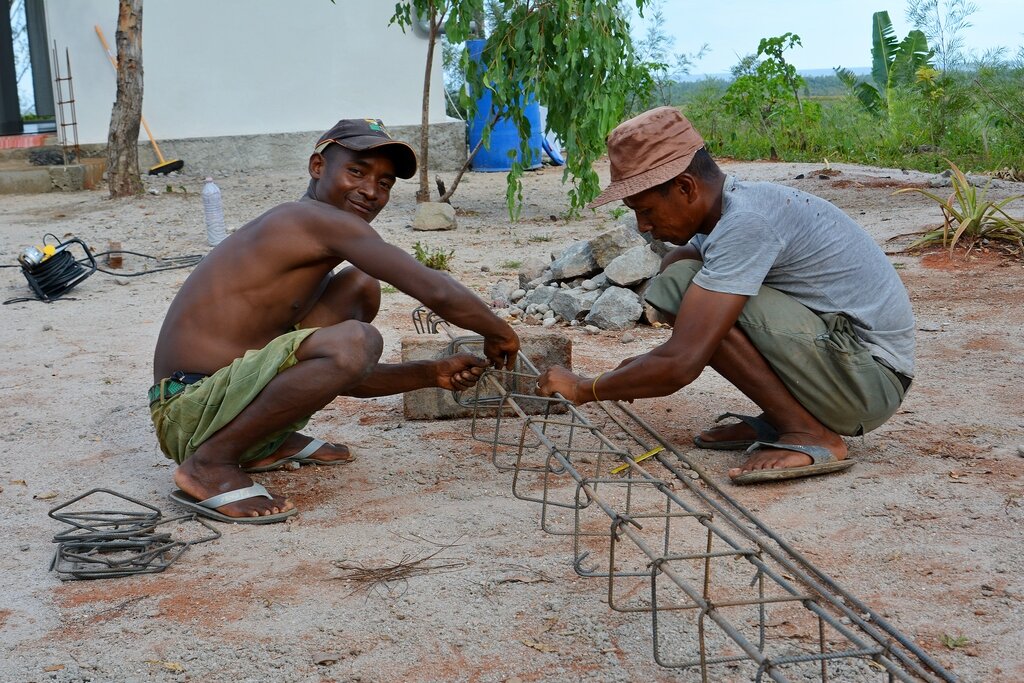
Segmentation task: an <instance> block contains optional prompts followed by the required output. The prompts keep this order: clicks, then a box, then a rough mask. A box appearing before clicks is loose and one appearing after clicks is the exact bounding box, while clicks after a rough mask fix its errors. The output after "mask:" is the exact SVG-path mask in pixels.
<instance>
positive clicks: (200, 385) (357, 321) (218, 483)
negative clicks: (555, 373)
mask: <svg viewBox="0 0 1024 683" xmlns="http://www.w3.org/2000/svg"><path fill="white" fill-rule="evenodd" d="M415 172H416V155H415V153H414V152H413V150H412V148H411V147H409V146H408V145H406V144H405V143H402V142H398V141H396V140H393V139H392V138H391V136H390V135H389V134H388V133H387V131H386V130H385V128H384V126H383V124H382V123H381V122H380V121H379V120H375V119H349V120H343V121H339V122H338V123H337V124H336V125H335V126H334V127H333V128H331V129H330V130H329V131H327V132H326V133H324V135H323V136H322V137H321V138H320V141H319V142H318V143H317V145H316V147H315V150H314V152H313V154H312V155H311V156H310V159H309V175H310V176H311V179H310V182H309V188H308V189H307V190H306V194H305V195H304V196H303V197H302V198H301V199H299V201H296V202H290V203H287V204H282V205H280V206H277V207H274V208H272V209H270V210H269V211H267V212H266V213H264V214H263V215H261V216H259V217H258V218H256V219H254V220H252V221H250V222H249V223H248V224H246V225H244V226H242V227H241V228H240V229H239V230H237V231H236V232H235V233H233V234H232V235H231V236H229V237H228V238H227V239H226V240H224V241H223V242H222V243H221V244H220V245H218V246H217V248H215V249H214V250H213V251H211V252H210V254H209V255H208V256H206V258H204V259H203V260H202V262H201V263H200V264H199V266H198V267H197V268H196V269H195V270H194V271H193V272H192V274H191V275H190V276H189V277H188V279H187V280H186V281H185V283H184V285H182V287H181V290H180V291H179V292H178V294H177V296H176V297H175V298H174V301H172V302H171V306H170V309H169V310H168V311H167V317H166V318H165V320H164V323H163V327H162V328H161V330H160V337H159V339H158V341H157V345H156V352H155V354H154V360H153V371H154V374H153V376H154V380H155V382H156V384H155V385H154V387H153V388H152V389H151V390H150V395H149V400H150V412H151V414H152V417H153V423H154V425H155V426H156V433H157V438H158V440H159V442H160V447H161V450H163V452H164V454H165V455H167V457H169V458H171V459H173V460H174V461H175V462H177V463H178V468H177V469H176V470H175V472H174V481H175V483H176V484H177V485H178V487H179V488H180V491H175V492H174V493H172V494H171V495H172V498H174V499H175V500H176V501H178V502H179V503H181V504H183V505H186V506H188V507H191V508H192V509H195V510H196V511H197V512H199V513H200V514H204V515H206V516H209V517H213V518H214V519H220V520H222V521H236V522H250V523H268V522H276V521H280V520H282V519H284V518H285V517H288V516H290V515H292V514H294V513H295V512H296V510H295V508H294V506H293V505H292V503H291V502H290V501H288V500H287V499H285V498H283V497H281V496H279V495H275V494H273V493H269V492H267V491H266V489H265V488H263V487H262V486H260V485H259V484H253V482H252V479H251V478H250V477H249V476H248V474H246V472H247V471H250V472H251V471H266V470H268V469H274V468H276V467H279V466H283V465H286V464H289V463H290V462H299V463H315V464H318V465H331V464H340V463H345V462H349V461H351V460H352V455H351V454H350V453H349V451H348V449H347V448H346V447H344V446H334V445H330V444H326V443H324V442H321V441H319V440H315V441H313V440H311V439H310V438H309V437H307V436H302V435H301V434H299V433H298V430H299V429H301V428H302V427H303V426H304V425H305V424H306V422H307V420H308V419H309V417H310V416H311V415H312V414H313V413H315V412H316V411H318V410H320V409H321V408H323V407H324V406H325V405H327V404H328V403H330V402H331V401H332V400H333V399H334V398H335V397H336V396H342V395H344V396H357V397H370V396H384V395H389V394H396V393H401V392H406V391H411V390H414V389H421V388H424V387H441V388H444V389H459V390H461V389H465V388H468V387H470V386H472V385H473V384H474V383H475V382H476V380H477V379H478V378H479V377H480V375H481V374H482V373H483V370H484V368H485V367H486V366H487V365H488V362H487V361H485V360H483V359H481V358H477V357H475V356H473V355H471V354H459V355H456V356H452V357H450V358H445V359H442V360H438V361H422V362H413V363H402V364H397V365H388V364H382V363H379V362H378V360H379V358H380V355H381V351H382V348H383V343H382V340H381V335H380V333H379V332H378V331H377V330H376V329H375V328H374V327H372V326H371V325H370V324H369V323H370V322H371V321H372V320H373V318H374V316H376V314H377V310H378V308H379V306H380V283H379V280H384V281H386V282H389V283H391V284H392V285H394V286H395V287H397V288H398V289H400V290H401V291H403V292H405V293H406V294H409V295H410V296H413V297H415V298H416V299H418V300H420V301H421V302H423V303H424V304H425V305H426V306H428V307H429V308H430V309H431V310H433V311H435V312H436V313H438V314H439V315H441V316H442V317H444V318H445V319H446V320H448V321H450V322H452V323H455V324H456V325H459V326H460V327H464V328H466V329H469V330H473V331H474V332H477V333H479V334H481V335H483V337H484V353H485V355H486V356H487V358H488V360H489V361H490V364H491V365H493V366H495V367H505V368H511V367H512V365H513V363H514V361H515V356H516V354H517V352H518V351H519V339H518V337H517V336H516V334H515V332H513V331H512V329H511V328H510V327H509V326H508V325H507V324H506V323H504V322H503V321H501V320H500V319H498V318H497V317H495V316H494V315H493V314H492V313H491V311H490V309H489V308H488V306H487V305H486V304H485V303H484V302H483V301H481V300H480V299H479V298H478V297H477V296H475V295H474V294H473V293H472V292H470V291H469V290H468V289H466V288H465V287H463V286H462V285H460V284H459V283H458V282H456V281H455V280H453V279H451V278H450V277H448V276H447V275H445V274H443V273H440V272H438V271H436V270H431V269H429V268H426V267H425V266H423V265H421V264H420V263H418V262H417V261H416V260H415V259H414V258H412V257H411V256H410V255H409V254H407V253H406V252H404V251H402V250H401V249H399V248H398V247H396V246H394V245H392V244H389V243H387V242H385V241H384V240H383V239H381V237H380V235H378V234H377V232H376V231H375V230H374V229H373V228H372V227H370V225H369V223H370V221H372V220H373V219H374V218H375V217H376V216H377V214H378V213H379V212H380V210H381V209H383V208H384V206H385V205H386V204H387V203H388V199H389V198H390V195H391V189H392V187H393V186H394V184H395V179H396V177H398V178H411V177H412V176H413V175H414V174H415ZM343 261H347V262H348V263H350V264H351V265H350V266H348V267H346V268H344V269H342V270H341V271H340V272H338V273H336V274H335V273H334V272H333V271H334V268H335V267H336V266H338V265H339V264H341V263H342V262H343Z"/></svg>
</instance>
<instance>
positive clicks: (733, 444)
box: [693, 413, 779, 451]
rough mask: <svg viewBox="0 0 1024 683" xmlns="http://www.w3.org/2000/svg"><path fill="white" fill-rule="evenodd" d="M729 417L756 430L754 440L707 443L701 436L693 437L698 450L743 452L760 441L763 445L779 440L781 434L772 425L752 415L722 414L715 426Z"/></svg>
mask: <svg viewBox="0 0 1024 683" xmlns="http://www.w3.org/2000/svg"><path fill="white" fill-rule="evenodd" d="M727 417H734V418H736V419H737V420H739V421H740V422H745V423H747V424H748V425H750V426H751V427H753V429H754V435H755V436H754V438H753V439H746V440H743V441H705V440H704V439H702V438H700V434H698V435H697V436H695V437H693V443H695V444H696V445H697V448H707V449H708V450H712V451H742V450H746V449H748V448H750V447H751V446H752V445H754V444H755V443H757V442H758V441H760V442H762V443H768V442H770V441H775V440H776V439H778V438H779V433H778V432H777V431H776V430H775V427H772V426H771V425H770V424H768V423H767V422H765V421H764V420H762V419H761V418H759V417H753V416H751V415H739V414H737V413H722V414H721V415H719V416H718V417H716V418H715V424H718V423H719V422H721V421H722V420H724V419H725V418H727Z"/></svg>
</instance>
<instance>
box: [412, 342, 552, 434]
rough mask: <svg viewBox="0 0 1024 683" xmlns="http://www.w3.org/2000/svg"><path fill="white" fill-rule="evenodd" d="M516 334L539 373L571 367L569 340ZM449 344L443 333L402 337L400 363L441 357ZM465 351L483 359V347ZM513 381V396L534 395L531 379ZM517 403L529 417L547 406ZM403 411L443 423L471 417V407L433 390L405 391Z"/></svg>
mask: <svg viewBox="0 0 1024 683" xmlns="http://www.w3.org/2000/svg"><path fill="white" fill-rule="evenodd" d="M517 332H518V333H519V338H520V340H521V341H522V351H521V353H524V354H525V355H526V357H527V358H529V359H530V361H531V362H532V363H533V364H534V365H535V366H536V367H537V369H538V370H540V371H541V372H543V371H544V370H546V369H547V368H549V367H551V366H552V365H561V366H564V367H567V368H570V369H571V368H572V340H571V339H569V338H568V337H566V336H564V335H561V334H557V333H554V332H549V331H542V332H529V331H527V330H524V329H522V328H519V329H518V330H517ZM448 344H449V340H448V335H447V334H444V333H439V334H436V335H427V334H420V335H414V336H408V337H403V338H402V362H403V363H405V362H408V361H415V360H431V359H435V358H441V357H442V356H444V355H445V354H446V353H447V350H448ZM467 350H469V351H471V352H473V353H478V354H479V355H480V356H483V347H482V345H481V346H479V347H474V348H470V349H467ZM515 381H516V382H517V384H518V386H513V387H511V389H512V390H513V391H514V392H516V393H523V394H533V393H534V392H535V390H536V385H535V383H534V381H533V380H532V379H526V378H518V379H517V380H515ZM473 391H475V389H474V390H470V392H467V397H469V396H472V395H473V394H472V392H473ZM485 392H487V393H485ZM492 393H493V389H492V388H491V387H489V386H488V385H487V384H486V383H484V384H483V386H481V396H484V395H492ZM516 402H517V403H518V404H519V406H520V407H521V408H522V409H523V410H524V411H525V412H526V413H527V414H530V415H538V414H542V413H543V412H544V410H545V408H546V406H547V405H548V402H547V401H541V400H532V401H531V400H530V399H522V400H517V401H516ZM402 410H403V412H404V414H405V419H407V420H442V419H449V418H467V417H472V416H473V408H467V407H464V406H461V405H459V404H458V403H456V401H455V399H454V398H453V397H452V393H451V392H450V391H445V390H443V389H434V388H432V389H418V390H416V391H409V392H406V393H405V394H404V395H403V396H402ZM495 414H496V410H494V409H490V410H486V411H479V412H478V413H477V415H478V416H481V417H494V416H495Z"/></svg>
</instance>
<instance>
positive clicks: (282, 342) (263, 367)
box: [149, 328, 318, 465]
mask: <svg viewBox="0 0 1024 683" xmlns="http://www.w3.org/2000/svg"><path fill="white" fill-rule="evenodd" d="M317 329H318V328H310V329H304V330H296V331H293V332H288V333H286V334H283V335H281V336H280V337H277V338H276V339H273V340H272V341H271V342H270V343H269V344H267V345H266V346H265V347H263V348H262V349H258V350H250V351H246V352H245V354H244V355H243V356H242V357H241V358H236V359H235V360H234V361H232V362H231V364H230V365H228V366H226V367H223V368H221V369H220V370H218V371H217V372H215V373H214V374H212V375H210V376H209V377H207V378H205V379H202V380H200V381H198V382H196V383H195V384H188V385H184V386H183V388H181V389H180V390H179V391H177V392H176V393H173V392H168V391H167V390H166V387H167V386H168V384H170V382H174V380H165V381H164V382H161V384H163V385H164V387H165V390H164V392H163V396H164V397H161V396H160V384H158V385H156V386H155V388H156V389H157V391H156V396H155V401H153V402H151V404H150V409H149V411H150V416H151V417H152V419H153V426H154V427H155V428H156V435H157V440H158V441H159V442H160V450H161V451H163V453H164V455H166V456H167V457H168V458H170V459H171V460H174V461H175V462H176V463H178V464H179V465H180V464H181V463H183V462H185V461H186V460H187V459H188V458H190V457H192V454H193V453H195V451H196V449H197V448H199V446H201V445H202V444H203V442H205V441H206V440H207V439H209V438H210V437H211V436H213V435H214V434H216V433H217V432H218V431H219V430H221V429H222V428H223V427H224V426H225V425H227V424H228V423H229V422H231V421H232V420H234V419H235V418H236V417H237V416H238V415H239V413H241V412H242V411H243V410H245V409H246V408H247V407H248V406H249V405H250V404H251V403H252V402H253V401H254V400H255V399H256V396H257V395H259V393H260V392H261V391H263V389H264V387H266V386H267V384H269V383H270V381H271V380H273V379H274V378H275V377H277V375H278V374H279V373H281V372H284V371H285V370H287V369H288V368H290V367H292V366H293V365H295V364H296V363H297V362H298V360H297V359H296V358H295V352H296V351H297V350H298V348H299V345H300V344H301V343H302V342H303V341H305V339H306V337H308V336H309V335H311V334H312V333H313V332H315V331H316V330H317ZM175 384H179V383H177V382H175ZM150 393H151V396H152V395H153V391H152V390H151V392H150ZM168 393H173V395H172V396H170V398H167V395H168ZM308 421H309V418H308V417H306V418H303V419H302V420H299V421H297V422H295V423H293V424H291V425H288V426H287V427H286V428H284V429H281V430H278V431H276V432H274V433H273V434H270V435H268V436H266V437H263V438H262V439H259V440H258V441H257V442H255V443H254V444H253V445H252V446H250V447H249V448H248V449H247V450H246V451H245V454H244V455H243V456H242V458H241V459H240V460H239V462H241V463H244V462H250V461H252V460H257V459H259V458H262V457H265V456H267V455H270V454H271V453H273V452H274V451H276V450H277V448H278V447H279V446H280V445H281V443H283V442H284V440H285V439H287V438H288V436H289V435H290V434H292V433H293V432H296V431H298V430H300V429H302V428H303V427H305V426H306V423H307V422H308Z"/></svg>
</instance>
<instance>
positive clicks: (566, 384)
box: [537, 365, 593, 405]
mask: <svg viewBox="0 0 1024 683" xmlns="http://www.w3.org/2000/svg"><path fill="white" fill-rule="evenodd" d="M580 380H581V378H580V376H579V375H576V374H574V373H573V372H571V371H569V370H567V369H565V368H563V367H562V366H561V365H552V366H551V367H550V368H549V369H548V370H547V371H546V372H545V373H544V374H543V375H541V376H540V377H538V378H537V395H538V396H554V395H555V394H561V395H562V397H563V398H565V399H566V400H567V401H572V402H573V403H575V404H576V405H581V404H583V403H586V402H587V401H592V400H593V397H592V396H589V395H587V393H586V392H579V393H582V396H578V395H577V393H578V392H577V387H578V386H579V383H580Z"/></svg>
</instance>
